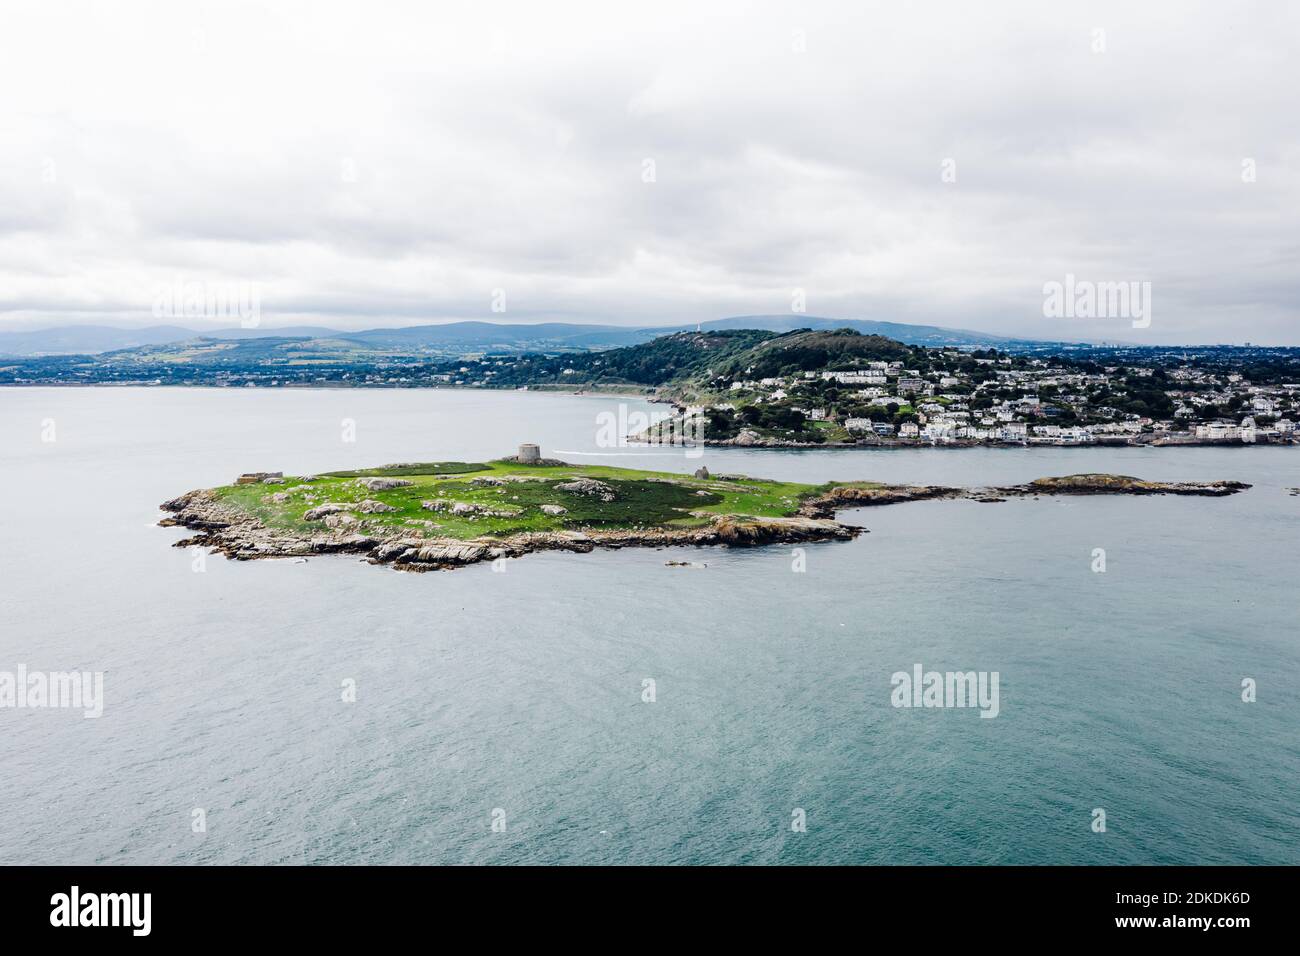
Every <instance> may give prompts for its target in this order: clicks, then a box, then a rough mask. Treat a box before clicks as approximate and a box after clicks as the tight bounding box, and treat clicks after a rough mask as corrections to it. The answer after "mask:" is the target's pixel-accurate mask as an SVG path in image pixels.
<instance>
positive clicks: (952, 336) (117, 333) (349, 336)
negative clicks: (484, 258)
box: [0, 314, 1042, 357]
mask: <svg viewBox="0 0 1300 956" xmlns="http://www.w3.org/2000/svg"><path fill="white" fill-rule="evenodd" d="M699 328H700V330H701V331H709V332H713V331H724V330H729V329H759V330H762V331H766V332H776V333H782V332H790V331H793V330H795V329H799V328H806V329H812V330H814V331H819V330H829V329H842V328H850V329H853V330H854V331H855V332H861V333H862V334H863V335H883V336H886V337H888V338H891V339H895V340H897V341H900V342H904V343H906V344H908V345H927V346H932V347H933V346H955V347H963V348H974V347H980V346H989V345H992V346H997V347H999V348H1007V347H1014V346H1016V345H1018V344H1023V345H1025V346H1034V345H1041V344H1042V343H1040V342H1035V341H1033V340H1029V339H1008V338H1006V337H1004V336H998V335H989V334H987V333H983V332H972V331H967V330H963V329H945V328H940V327H938V326H932V325H907V324H904V323H901V322H877V321H872V320H866V319H832V318H825V317H821V316H809V315H798V314H790V315H749V316H733V317H731V318H725V319H715V320H713V321H709V322H704V323H702V324H700V326H699ZM695 329H696V326H695V325H694V324H690V325H677V326H647V327H642V328H630V327H628V326H620V325H582V324H578V323H572V322H545V323H541V324H536V325H525V324H518V323H517V324H507V323H495V322H449V323H446V324H443V325H415V326H408V327H405V328H394V329H368V330H366V331H363V332H344V331H340V330H337V329H331V328H326V327H322V326H296V327H295V326H287V327H282V328H256V329H244V328H230V329H217V330H215V331H198V330H194V329H188V328H183V327H180V326H173V325H158V326H150V327H148V328H141V329H117V328H110V327H108V326H98V325H76V326H64V327H63V328H54V329H44V330H39V331H32V332H0V355H10V356H22V355H76V354H97V353H101V352H111V351H119V350H122V349H130V348H139V347H143V346H158V345H172V344H175V343H181V342H190V341H192V340H194V339H199V338H206V339H235V340H244V339H261V338H268V339H289V338H292V339H302V338H309V339H328V340H330V341H332V342H335V343H339V342H343V343H355V344H356V345H359V346H361V347H363V348H365V349H378V350H385V351H396V352H404V353H410V354H427V355H436V356H441V357H456V356H461V355H467V354H476V353H483V352H493V353H500V354H522V353H525V352H582V351H587V350H593V349H610V348H619V347H621V346H628V345H637V344H640V343H643V342H648V341H650V340H651V339H654V338H657V337H660V336H663V335H668V334H671V333H673V332H684V331H695Z"/></svg>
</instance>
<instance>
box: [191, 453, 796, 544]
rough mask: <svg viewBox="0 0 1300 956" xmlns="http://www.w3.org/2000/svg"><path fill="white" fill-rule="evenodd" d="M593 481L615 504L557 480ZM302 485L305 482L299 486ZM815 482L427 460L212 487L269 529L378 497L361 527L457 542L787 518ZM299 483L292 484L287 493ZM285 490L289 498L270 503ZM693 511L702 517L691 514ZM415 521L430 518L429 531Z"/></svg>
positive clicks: (304, 525)
mask: <svg viewBox="0 0 1300 956" xmlns="http://www.w3.org/2000/svg"><path fill="white" fill-rule="evenodd" d="M385 476H387V477H400V478H404V479H406V480H407V481H411V482H413V484H412V485H410V486H408V487H403V488H393V489H389V490H387V491H370V490H368V489H366V488H364V487H362V486H360V485H358V484H356V483H355V479H356V478H358V477H385ZM509 477H514V478H526V479H530V480H525V481H506V482H505V483H503V484H501V485H489V484H482V483H478V484H476V483H475V479H485V478H486V479H501V478H509ZM578 477H585V478H593V479H596V480H598V481H602V482H604V483H605V484H607V485H608V486H609V487H610V488H611V489H612V491H613V494H614V499H613V500H612V501H602V500H600V498H599V497H594V496H587V495H582V494H577V493H574V492H570V491H564V490H561V489H559V488H556V487H555V486H556V485H557V484H559V483H562V482H564V481H567V480H570V479H573V478H578ZM299 485H302V486H303V487H298V486H299ZM820 488H821V486H815V485H805V484H795V483H791V482H778V481H768V480H766V479H760V478H737V479H734V480H723V479H718V478H710V479H703V480H702V479H696V478H692V477H690V476H688V475H679V474H673V473H669V472H654V471H640V470H634V469H627V468H611V467H606V466H599V465H592V466H581V465H565V466H545V465H543V466H536V465H520V464H518V463H515V462H509V461H493V462H488V463H485V464H471V463H465V462H428V463H422V464H404V465H395V466H389V467H383V468H366V469H357V470H351V471H340V472H330V473H328V474H324V475H321V476H320V477H319V478H318V479H317V480H315V481H311V482H306V483H303V482H301V481H300V479H298V478H293V477H286V478H285V482H284V484H281V485H263V484H253V485H228V486H226V487H223V488H218V489H216V491H217V494H219V495H220V496H221V497H222V498H223V499H224V500H225V501H226V503H228V504H230V505H234V506H236V507H238V508H241V509H243V510H244V511H247V512H248V513H250V514H252V515H254V516H256V517H257V518H259V519H260V520H261V521H262V522H263V523H265V524H266V525H268V526H269V527H274V528H282V529H285V530H288V531H293V532H295V533H298V534H304V535H311V534H320V533H325V531H326V525H324V523H323V522H319V521H305V520H304V519H303V513H304V512H305V511H307V510H308V509H309V508H313V507H316V506H318V505H322V504H326V503H338V504H344V505H347V504H357V503H359V502H361V501H362V500H365V499H370V500H373V501H381V502H383V503H384V504H386V505H389V506H391V507H393V508H395V509H396V510H395V511H390V512H382V513H379V514H372V515H367V514H362V513H360V512H353V513H355V514H356V515H357V517H358V518H360V519H361V520H362V521H363V522H365V526H364V527H361V528H358V529H357V530H359V531H360V532H362V533H365V534H372V535H385V536H386V535H390V534H392V533H393V532H394V531H397V530H402V531H405V532H409V534H410V536H411V537H421V536H428V537H450V538H459V539H469V538H477V537H482V536H503V535H510V534H516V533H519V532H525V531H561V530H571V529H579V530H580V529H584V528H593V529H600V528H604V529H608V528H645V527H675V528H681V527H695V526H702V525H705V524H707V523H708V521H709V515H713V514H727V515H743V516H754V517H783V516H788V515H792V514H794V513H795V512H797V511H798V508H799V505H800V503H801V502H802V501H803V499H805V498H807V497H809V496H810V495H813V494H815V493H816V492H817V491H819V490H820ZM291 489H296V490H291ZM275 494H286V495H287V496H288V498H287V500H286V501H283V502H276V501H272V500H271V496H272V495H275ZM439 498H441V499H444V500H447V501H449V502H467V503H471V504H477V505H481V506H485V507H488V508H492V509H494V510H509V511H517V512H518V513H517V514H512V515H508V516H484V515H475V516H469V515H452V514H450V513H449V512H435V511H428V510H425V509H424V508H423V507H422V506H421V502H422V501H426V500H433V499H439ZM552 504H554V505H560V506H562V507H564V508H566V509H567V513H566V514H563V515H548V514H545V513H543V512H542V510H541V506H542V505H552ZM692 512H699V513H701V514H692ZM411 521H421V522H425V521H427V522H433V523H435V524H436V525H438V526H439V527H436V528H432V527H426V526H423V525H418V524H412V523H410V522H411Z"/></svg>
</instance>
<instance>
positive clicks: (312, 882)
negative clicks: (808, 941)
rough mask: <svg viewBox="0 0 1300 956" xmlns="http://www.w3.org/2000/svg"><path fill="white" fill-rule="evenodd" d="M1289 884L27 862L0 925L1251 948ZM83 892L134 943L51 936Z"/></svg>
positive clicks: (1155, 875) (1280, 906)
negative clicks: (707, 928) (1106, 940)
mask: <svg viewBox="0 0 1300 956" xmlns="http://www.w3.org/2000/svg"><path fill="white" fill-rule="evenodd" d="M1294 877H1295V871H1294V870H1293V869H1290V868H1281V867H1277V868H1255V867H1093V868H1089V867H1079V868H1068V867H988V868H975V867H944V868H939V867H933V868H926V867H915V868H892V867H864V868H751V869H734V868H720V867H719V868H655V869H646V868H633V867H627V868H577V867H571V868H547V869H541V868H496V869H493V868H477V867H466V868H422V867H319V868H312V867H283V868H271V867H192V868H165V867H156V868H155V867H81V868H78V867H29V868H4V869H0V919H3V925H4V927H5V935H6V940H7V941H11V942H15V941H18V940H21V939H29V938H30V939H34V940H38V941H40V942H58V941H59V938H60V937H63V938H64V941H65V942H66V941H67V940H68V938H69V937H70V936H71V935H72V934H75V941H76V942H78V943H98V942H100V941H103V942H126V943H137V942H139V943H145V942H146V941H148V940H156V941H160V942H163V943H167V944H175V943H191V942H194V943H203V944H205V945H211V944H221V943H247V942H258V943H266V942H275V941H285V942H293V943H296V944H306V943H311V942H316V943H320V944H322V945H330V946H336V945H339V944H341V943H344V942H346V941H349V940H355V941H358V942H367V941H368V942H374V941H375V940H377V939H385V938H393V939H398V938H401V937H402V936H403V935H409V934H411V933H430V932H435V933H436V934H437V935H435V936H430V937H428V938H429V939H435V938H443V934H445V933H448V932H451V931H455V930H465V931H469V932H471V934H478V933H484V932H486V933H488V934H489V935H490V937H491V938H492V939H497V938H498V935H497V934H502V933H504V934H515V933H523V934H527V933H528V932H530V928H531V931H532V932H534V933H536V934H537V935H536V937H535V938H534V940H533V942H534V943H541V942H542V941H543V940H544V939H546V938H552V937H553V934H554V932H555V931H556V930H555V928H556V927H560V926H563V927H566V928H565V930H564V931H565V933H567V934H570V935H573V936H574V937H575V938H580V937H582V936H584V935H586V934H587V933H594V932H596V931H597V929H598V928H603V930H604V931H609V930H611V929H613V930H617V928H618V927H619V925H622V927H623V931H624V932H625V933H627V934H628V935H627V936H626V937H623V938H624V940H625V941H626V942H629V944H630V942H631V941H632V940H635V939H637V938H644V937H645V934H649V937H654V938H657V939H658V943H657V945H661V946H667V945H677V944H678V943H682V944H684V942H685V940H684V939H683V938H682V937H681V936H680V932H681V930H682V928H683V926H684V925H685V924H684V923H683V920H687V919H689V920H692V921H702V922H703V923H706V924H708V925H713V926H722V925H725V926H726V927H727V931H728V933H730V934H734V938H735V939H736V940H741V939H748V938H753V939H756V940H759V941H761V940H763V939H764V938H765V937H766V936H767V935H768V934H770V933H771V932H773V931H774V930H776V929H780V928H781V927H782V926H787V927H790V928H803V929H808V928H814V927H815V928H817V929H819V930H823V929H829V928H833V927H837V928H838V929H839V930H845V929H848V930H849V931H851V932H853V933H854V934H855V935H857V936H858V937H859V938H860V939H862V940H864V941H865V940H875V939H895V938H897V939H902V940H906V939H907V938H908V937H911V938H913V939H914V941H915V942H916V943H917V944H918V945H921V944H923V943H924V941H925V940H927V939H928V940H930V941H931V942H934V943H936V944H938V945H943V943H942V940H944V939H948V940H949V941H951V940H953V939H955V938H960V939H965V940H966V941H968V942H970V943H972V944H975V943H977V942H978V941H980V940H983V941H985V942H989V941H992V940H994V939H996V940H1016V939H1026V940H1029V939H1041V938H1044V934H1046V937H1047V938H1056V939H1063V940H1074V939H1077V938H1094V937H1097V936H1107V937H1110V938H1123V937H1124V936H1131V937H1133V938H1135V939H1148V940H1149V939H1153V938H1154V939H1161V938H1164V939H1174V940H1178V941H1180V942H1183V941H1186V940H1188V939H1190V938H1193V937H1195V938H1201V939H1206V940H1213V941H1214V942H1216V943H1225V944H1228V945H1231V944H1232V943H1233V942H1234V941H1238V940H1242V939H1246V938H1249V935H1247V936H1246V937H1243V936H1242V935H1241V934H1243V933H1245V934H1250V933H1252V932H1255V931H1259V930H1263V931H1265V932H1268V931H1269V930H1271V931H1273V932H1274V933H1277V932H1279V931H1281V930H1283V929H1284V928H1285V927H1286V925H1287V924H1288V922H1289V921H1290V913H1288V912H1287V911H1288V910H1290V909H1291V905H1290V904H1291V901H1292V898H1293V896H1294V890H1293V886H1294V883H1295V879H1294ZM74 886H75V887H77V888H78V889H77V892H78V899H79V901H80V902H81V904H82V909H81V914H84V915H86V917H87V918H88V919H95V918H97V917H96V916H95V914H96V913H97V912H99V911H100V909H101V907H100V898H99V897H98V896H97V894H107V893H111V894H130V893H136V894H144V893H148V894H149V909H148V916H149V919H148V934H147V935H144V934H140V935H136V930H137V929H143V928H144V920H143V914H144V910H143V905H142V904H143V897H142V896H141V897H138V898H137V899H138V900H139V902H140V904H141V905H140V906H139V907H138V908H136V909H129V908H127V906H126V905H125V903H124V902H123V899H124V898H122V897H115V899H114V900H113V901H110V905H109V906H107V907H104V908H103V912H104V913H105V914H106V918H108V917H111V916H112V915H113V913H112V911H113V909H114V907H116V908H117V910H118V912H119V914H120V918H119V920H118V922H119V924H120V925H118V926H115V927H114V926H84V925H83V926H77V927H73V926H70V925H66V926H63V925H61V926H57V927H56V926H54V925H52V916H54V918H55V919H59V918H62V916H63V915H66V913H67V911H68V910H67V909H64V910H63V911H58V906H59V894H62V895H63V897H66V898H67V902H68V903H69V904H70V903H71V898H72V897H71V888H72V887H74ZM1197 894H1201V895H1200V896H1198V895H1197ZM88 896H95V902H94V903H92V904H87V903H86V899H87V897H88ZM86 906H89V907H90V909H86ZM69 908H70V907H69ZM132 916H134V917H135V919H134V920H132V919H131V917H132ZM1203 919H1208V920H1210V921H1211V924H1210V925H1209V926H1208V928H1207V927H1205V926H1202V925H1199V921H1200V920H1203ZM1124 920H1127V921H1134V920H1136V921H1139V922H1136V923H1133V922H1130V923H1128V924H1126V925H1121V922H1120V921H1124ZM1148 920H1149V921H1151V922H1149V923H1147V924H1146V925H1143V924H1142V922H1141V921H1148ZM1167 920H1168V921H1171V922H1168V923H1167V922H1166V921H1167ZM1192 920H1196V921H1198V922H1197V924H1196V925H1192V924H1191V921H1192ZM1180 921H1181V922H1180ZM1224 921H1232V922H1233V923H1236V924H1237V925H1231V924H1228V923H1225V922H1224ZM1238 921H1244V922H1238ZM546 927H550V928H549V929H546ZM616 938H617V937H616ZM674 938H676V939H677V941H678V943H673V942H672V940H673V939H674ZM446 939H447V941H448V942H450V937H446ZM611 941H612V940H611Z"/></svg>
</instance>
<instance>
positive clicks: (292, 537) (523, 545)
mask: <svg viewBox="0 0 1300 956" xmlns="http://www.w3.org/2000/svg"><path fill="white" fill-rule="evenodd" d="M162 508H163V510H164V511H168V512H171V514H170V515H169V516H168V517H165V518H163V519H162V520H161V521H159V524H160V525H162V526H163V527H182V528H188V529H190V530H192V531H197V532H198V534H196V535H194V536H193V537H189V538H185V539H183V540H181V541H177V542H176V544H175V545H174V547H177V548H189V547H203V548H210V549H211V550H213V551H216V552H218V553H220V554H223V555H225V556H226V557H228V558H233V559H235V560H237V561H249V560H256V559H260V558H288V557H308V556H312V555H320V554H357V555H364V556H366V557H367V558H369V560H370V563H371V564H388V565H392V566H393V567H394V568H396V569H398V570H401V571H436V570H446V569H450V568H456V567H461V566H464V565H467V564H476V563H478V562H480V561H495V560H497V559H499V558H517V557H521V556H522V555H525V554H531V553H533V552H536V551H575V552H580V553H586V552H589V551H594V550H595V549H596V548H632V547H636V548H661V547H668V546H672V545H694V546H708V545H728V546H732V547H752V546H756V545H763V544H778V543H800V542H815V541H846V540H849V539H851V538H854V537H856V536H857V535H859V534H861V533H862V531H863V530H864V529H862V528H859V527H855V526H853V525H848V524H843V523H841V522H838V521H834V520H830V519H828V518H820V517H816V516H812V515H796V516H794V517H789V518H746V517H737V516H732V515H709V516H708V517H709V518H710V523H709V524H708V525H707V526H704V527H699V528H658V529H642V530H627V529H609V530H606V529H592V530H586V531H565V532H556V533H553V532H524V533H519V534H513V535H508V536H504V537H500V538H480V539H472V540H469V541H462V540H459V539H455V538H413V537H410V536H409V533H408V534H390V535H386V536H384V535H373V534H366V533H364V532H346V531H342V530H332V529H321V531H320V532H319V533H317V534H313V535H312V536H310V537H306V536H302V535H296V534H293V533H290V532H286V531H280V530H277V529H274V528H269V527H267V526H266V525H265V524H263V523H262V522H261V521H259V520H258V519H257V518H255V517H253V516H252V515H250V514H248V513H246V512H243V511H240V510H239V509H237V508H232V507H229V506H228V505H226V504H224V503H222V502H221V501H220V500H219V498H218V497H217V495H215V494H214V493H213V492H211V491H206V490H200V491H191V492H189V493H187V494H184V495H181V496H180V497H179V498H173V499H172V500H171V501H167V502H164V503H163V505H162ZM700 516H701V517H703V516H704V515H703V514H702V513H701V515H700Z"/></svg>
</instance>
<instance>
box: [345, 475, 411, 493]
mask: <svg viewBox="0 0 1300 956" xmlns="http://www.w3.org/2000/svg"><path fill="white" fill-rule="evenodd" d="M356 484H358V485H360V486H361V487H362V488H365V489H366V490H367V491H392V490H393V489H394V488H409V487H410V486H411V485H413V484H415V482H413V481H407V480H406V479H405V478H358V479H357V480H356Z"/></svg>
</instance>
